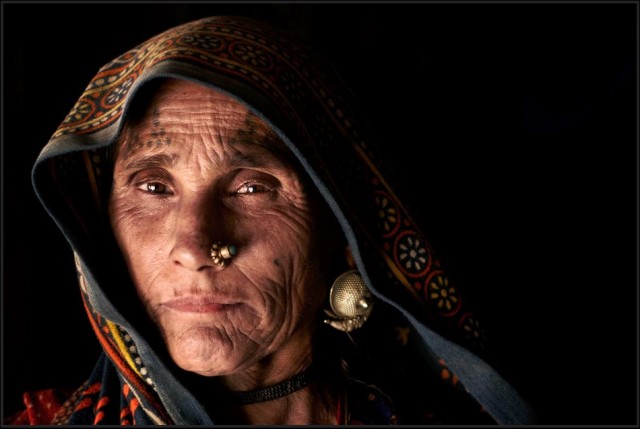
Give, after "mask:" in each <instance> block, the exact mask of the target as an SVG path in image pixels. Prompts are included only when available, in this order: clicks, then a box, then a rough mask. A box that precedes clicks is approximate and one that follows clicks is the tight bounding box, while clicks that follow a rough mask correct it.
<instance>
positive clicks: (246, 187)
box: [236, 183, 271, 194]
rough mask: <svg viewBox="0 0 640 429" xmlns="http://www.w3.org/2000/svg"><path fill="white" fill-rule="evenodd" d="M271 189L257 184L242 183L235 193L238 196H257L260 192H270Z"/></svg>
mask: <svg viewBox="0 0 640 429" xmlns="http://www.w3.org/2000/svg"><path fill="white" fill-rule="evenodd" d="M270 191H271V188H268V187H267V186H264V185H261V184H259V183H244V184H243V185H242V186H240V187H239V188H238V190H237V191H236V193H238V194H257V193H260V192H270Z"/></svg>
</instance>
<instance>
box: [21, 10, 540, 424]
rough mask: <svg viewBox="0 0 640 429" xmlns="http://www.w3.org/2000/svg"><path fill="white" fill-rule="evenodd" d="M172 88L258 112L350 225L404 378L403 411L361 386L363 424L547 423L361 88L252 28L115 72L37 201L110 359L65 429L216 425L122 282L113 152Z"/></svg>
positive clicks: (382, 329) (169, 49) (356, 398)
mask: <svg viewBox="0 0 640 429" xmlns="http://www.w3.org/2000/svg"><path fill="white" fill-rule="evenodd" d="M166 77H172V78H180V79H188V80H193V81H196V82H200V83H202V84H204V85H207V86H210V87H212V88H216V89H218V90H221V91H223V92H225V93H227V94H229V95H231V96H232V97H234V98H236V99H238V100H239V101H241V102H242V103H244V104H246V105H247V106H248V107H249V108H250V109H251V110H252V111H253V112H254V113H256V114H257V115H258V116H259V117H261V118H262V119H263V120H264V121H265V122H266V123H267V124H269V125H270V126H271V127H272V128H273V129H274V130H275V132H276V133H277V134H278V135H279V136H280V137H281V138H282V140H283V141H284V142H285V143H286V144H287V146H288V147H289V149H291V151H292V152H293V153H294V154H295V156H296V157H297V158H298V160H299V161H300V163H301V164H302V166H303V167H304V169H305V170H306V172H307V173H308V175H309V176H310V178H311V180H312V182H313V183H314V184H315V185H316V186H317V188H318V190H319V191H320V193H321V194H322V196H323V197H324V198H325V200H326V201H327V203H328V205H329V206H330V208H331V209H332V211H333V213H334V214H335V216H336V218H337V219H338V221H339V223H340V225H341V227H342V229H343V231H344V234H345V238H346V240H347V242H348V244H349V245H350V248H351V251H352V253H353V258H354V261H355V264H356V266H357V268H358V270H359V271H360V273H361V274H362V277H363V279H364V280H365V283H366V284H367V286H368V287H369V288H370V289H371V291H372V293H373V294H374V296H375V297H376V298H377V300H378V302H379V304H377V305H376V310H375V311H374V313H372V316H371V320H370V321H369V322H367V325H365V327H364V328H362V329H361V332H357V333H355V332H354V337H356V339H357V341H358V342H359V343H360V344H361V345H362V347H363V350H366V354H367V355H370V356H372V357H373V361H374V362H377V365H379V366H380V368H382V367H388V368H389V372H388V374H387V375H386V380H388V381H389V386H390V387H389V389H388V392H387V391H385V392H386V393H390V399H389V400H388V401H387V400H386V399H385V400H382V399H381V398H383V397H385V396H386V393H385V394H383V395H380V394H376V393H375V392H374V391H372V390H370V389H373V387H371V388H368V387H366V386H367V385H366V384H362V383H354V385H353V386H355V387H354V388H353V392H350V393H349V395H350V401H349V402H350V405H351V406H350V407H349V412H350V418H351V420H350V421H351V422H361V423H380V424H387V423H394V422H402V423H407V424H411V423H424V422H431V423H443V422H444V423H446V422H466V423H483V422H492V423H493V422H497V423H505V424H514V423H515V424H518V423H522V424H524V423H528V422H531V419H532V412H531V410H530V409H529V408H528V406H527V404H526V403H525V402H524V401H523V400H522V399H521V398H520V397H519V395H518V394H517V392H515V391H514V390H513V389H512V388H511V386H510V385H509V384H508V383H507V382H506V381H505V380H504V379H503V378H502V377H501V376H500V375H499V374H498V373H497V372H496V371H494V370H493V368H492V367H491V366H490V364H489V363H488V361H487V360H486V357H487V356H488V355H487V354H486V351H485V345H484V337H485V333H484V330H483V328H482V325H481V323H480V321H479V320H478V318H477V317H476V315H475V313H474V312H473V310H472V308H471V307H470V305H469V303H468V302H467V301H466V299H465V297H464V295H463V293H461V290H460V287H459V286H458V285H456V284H454V283H453V282H452V281H451V280H450V279H449V277H448V276H447V273H446V271H445V270H444V268H443V267H442V266H441V264H440V262H439V260H438V259H437V257H436V255H435V253H434V251H433V249H432V248H431V246H430V245H429V243H428V242H427V240H426V239H425V235H424V233H423V232H422V230H421V229H420V227H419V226H418V225H417V224H416V223H415V221H414V219H413V218H412V216H411V214H410V213H409V211H408V209H407V208H406V207H405V206H404V205H403V203H402V201H401V197H400V195H401V188H399V187H398V185H397V184H396V183H395V182H394V179H393V176H392V175H391V173H390V172H388V171H385V167H384V163H383V162H382V160H381V159H379V158H378V156H377V155H376V152H375V146H374V142H375V140H374V138H373V137H372V133H371V130H370V128H368V127H367V125H366V123H365V121H364V119H363V118H361V117H360V116H359V115H358V113H357V112H358V110H357V107H356V100H354V97H353V95H352V94H351V93H350V92H349V90H348V88H347V87H346V86H345V85H344V84H343V83H342V82H341V80H340V78H339V77H338V75H337V74H336V72H335V71H334V69H333V68H332V67H331V66H330V65H328V64H327V63H326V62H324V61H323V60H321V59H320V58H319V57H318V56H316V55H315V54H314V53H313V52H312V51H311V50H309V49H308V48H307V47H306V46H305V45H304V44H303V43H301V42H300V41H299V40H297V39H295V37H293V36H291V35H288V34H285V33H284V32H282V31H280V30H279V29H276V28H273V27H271V26H269V25H267V24H265V23H261V22H259V21H255V20H252V19H247V18H241V17H212V18H205V19H201V20H197V21H194V22H191V23H187V24H184V25H181V26H178V27H176V28H173V29H170V30H168V31H166V32H164V33H162V34H159V35H157V36H155V37H153V38H151V39H149V40H148V41H146V42H144V43H142V44H140V45H138V46H136V47H135V48H133V49H131V50H130V51H128V52H126V53H124V54H123V55H121V56H119V57H118V58H116V59H114V60H113V61H112V62H110V63H108V64H106V65H105V66H104V67H102V68H101V69H100V70H99V71H98V73H97V74H96V76H95V77H94V78H93V80H92V81H91V82H90V83H89V85H88V86H87V87H86V89H85V91H84V93H83V94H82V95H81V97H80V98H79V99H78V101H77V103H76V104H75V106H74V107H73V108H72V109H71V111H70V113H69V114H68V115H67V117H66V118H65V119H64V121H63V122H62V123H61V125H60V126H59V128H58V129H57V131H56V132H55V133H54V134H53V136H52V138H51V140H50V141H49V143H48V144H47V145H46V147H45V148H44V149H43V150H42V152H41V154H40V156H39V158H38V160H37V162H36V165H35V167H34V169H33V183H34V187H35V189H36V192H37V194H38V197H39V198H40V200H41V202H42V203H43V205H44V206H45V208H46V209H47V210H48V212H49V214H50V215H51V217H52V218H53V219H54V220H55V221H56V223H57V225H58V226H59V228H60V229H61V230H62V232H63V233H64V234H65V236H66V238H67V240H68V241H69V244H70V245H71V246H72V248H73V249H74V252H75V256H76V266H77V270H78V276H79V282H80V286H81V293H82V296H83V300H84V303H85V306H86V310H87V314H88V316H89V321H90V322H91V324H92V326H93V330H94V332H95V334H96V336H97V338H98V340H99V342H100V344H101V346H102V348H103V355H102V356H101V358H100V360H99V362H98V363H97V365H96V367H95V370H94V372H93V374H92V375H91V377H90V378H89V379H88V381H87V382H86V383H85V385H83V386H82V387H81V388H80V389H79V390H78V391H76V392H75V393H74V394H72V395H71V397H69V398H68V401H66V403H64V404H63V403H62V401H60V400H58V401H57V402H56V404H57V405H55V406H52V407H53V408H57V412H56V413H55V415H54V416H51V418H52V419H53V422H56V423H83V424H98V423H103V422H104V423H108V424H172V423H175V424H212V423H214V422H213V421H212V420H211V418H210V416H209V415H208V413H207V412H206V411H205V409H204V407H203V406H202V405H201V404H200V403H199V402H198V401H197V400H196V399H195V398H194V397H193V395H191V394H190V392H189V391H188V390H187V389H186V388H185V387H184V385H183V384H182V383H181V382H180V380H179V379H178V378H177V377H176V376H175V368H174V367H173V366H172V363H171V362H170V360H169V359H168V358H167V354H166V350H163V348H162V346H161V344H160V343H159V342H158V340H157V338H154V337H153V335H150V328H149V326H147V325H146V324H145V322H144V321H143V318H142V317H141V316H140V314H141V312H142V311H143V310H142V307H141V305H140V304H139V303H136V302H135V301H136V299H135V292H134V288H133V286H132V284H131V283H130V279H129V278H126V276H124V275H123V274H122V271H123V270H122V267H120V269H118V268H115V269H114V266H118V263H117V262H113V261H114V260H115V261H119V259H118V258H119V256H118V254H117V252H118V250H117V247H116V246H115V245H114V243H113V237H112V234H110V231H109V228H108V226H107V222H106V221H105V219H106V215H105V207H104V206H105V201H106V197H107V195H108V192H109V187H110V180H111V177H110V164H109V146H110V145H111V144H112V143H113V142H114V140H115V139H116V138H117V136H118V133H119V132H120V128H121V125H122V123H123V118H125V117H126V114H127V108H128V106H129V104H130V102H131V100H132V99H133V98H134V96H135V94H136V93H137V91H138V90H139V89H140V88H141V87H142V86H143V85H145V84H146V83H148V82H150V81H151V80H153V79H156V78H166ZM159 139H161V136H160V137H159ZM157 143H158V144H160V143H161V141H160V140H159V141H158V142H157ZM148 144H153V143H152V142H150V143H148ZM425 198H428V196H425ZM114 258H115V259H114ZM107 261H109V262H107ZM120 265H122V264H120ZM470 287H474V285H470ZM381 372H384V371H381ZM383 379H384V377H383ZM358 386H359V387H358ZM415 389H417V390H415ZM352 393H353V397H351V395H352ZM25 398H26V401H27V402H28V401H31V402H30V403H31V404H32V405H33V404H35V403H37V400H36V401H35V402H34V398H33V397H32V396H26V397H25ZM395 407H397V408H398V415H396V412H395V411H392V410H394V409H395ZM50 408H51V407H50ZM401 410H404V414H405V416H406V417H407V418H405V419H403V415H402V413H401V412H400V411H401ZM25 415H26V414H23V415H22V416H21V417H20V418H22V419H24V418H25ZM31 421H34V420H33V419H32V420H31Z"/></svg>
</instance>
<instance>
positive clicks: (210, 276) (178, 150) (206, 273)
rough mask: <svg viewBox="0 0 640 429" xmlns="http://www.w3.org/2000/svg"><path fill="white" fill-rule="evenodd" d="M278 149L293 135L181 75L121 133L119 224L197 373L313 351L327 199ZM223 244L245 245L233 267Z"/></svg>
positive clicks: (128, 255)
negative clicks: (313, 193)
mask: <svg viewBox="0 0 640 429" xmlns="http://www.w3.org/2000/svg"><path fill="white" fill-rule="evenodd" d="M273 147H279V148H281V149H282V148H284V143H282V142H281V141H279V140H278V138H277V137H276V136H275V134H274V133H273V132H272V131H271V130H270V129H269V127H268V126H267V125H266V124H265V123H264V122H262V121H261V120H260V119H259V118H257V117H256V116H254V115H253V114H251V113H249V111H248V110H247V109H246V108H245V107H244V106H243V105H241V104H239V103H238V102H236V101H234V100H233V99H231V98H229V97H227V96H225V95H223V94H222V93H219V92H217V91H214V90H211V89H208V88H206V87H203V86H200V85H197V84H195V83H190V82H187V81H179V80H169V81H167V82H166V83H164V84H163V86H162V87H161V88H160V90H159V91H157V92H156V93H155V95H154V97H153V98H152V100H151V102H150V104H149V105H148V108H147V109H146V110H145V113H144V115H143V118H142V120H141V121H140V122H139V123H137V124H136V125H134V126H132V127H131V128H129V129H127V130H125V132H124V137H123V139H122V141H121V142H120V146H119V150H118V156H117V159H116V162H115V167H114V180H113V191H112V194H111V197H110V208H109V210H110V218H111V223H112V226H113V230H114V232H115V235H116V239H117V241H118V243H119V245H120V247H121V249H122V251H123V253H124V256H125V259H126V262H127V264H128V267H129V271H130V273H131V276H132V278H133V281H134V283H135V285H136V288H137V292H138V295H139V296H140V298H141V299H142V301H143V303H144V304H145V307H146V309H147V311H148V313H149V315H150V317H151V318H152V319H153V321H154V322H155V323H156V324H157V325H158V327H159V328H160V331H161V333H162V336H163V338H164V341H165V343H166V345H167V347H168V350H169V352H170V354H171V356H172V358H173V359H174V361H175V362H176V363H177V364H178V365H179V366H180V367H181V368H183V369H185V370H187V371H193V372H196V373H198V374H201V375H207V376H215V375H226V374H233V373H236V372H238V371H243V370H247V369H250V368H251V367H252V366H253V365H254V364H256V363H257V362H259V361H260V360H261V359H262V358H265V357H267V356H269V357H270V358H274V359H276V360H277V361H281V362H282V363H283V364H286V362H289V363H291V362H295V361H296V360H308V359H309V358H310V355H309V354H310V345H311V335H312V329H313V326H315V319H316V315H317V314H318V310H319V308H320V306H321V303H322V301H323V297H324V295H325V292H326V287H327V285H326V280H325V279H326V278H325V276H324V275H323V274H324V271H325V268H326V266H325V262H326V261H325V258H324V257H323V256H322V255H323V253H322V252H319V250H318V241H319V240H318V235H319V234H320V233H321V232H320V231H318V227H317V226H316V225H315V223H314V216H317V208H318V206H317V204H316V202H314V201H311V200H310V198H309V196H308V195H307V192H306V190H305V188H304V186H303V183H302V181H301V180H300V177H299V175H298V173H297V172H296V171H295V170H294V169H293V168H292V167H291V165H290V164H289V163H287V162H286V161H285V160H284V159H283V158H281V157H279V156H277V155H276V153H278V151H277V150H276V151H274V150H273V149H272V148H273ZM214 241H220V242H222V243H223V244H233V245H235V246H236V248H237V249H238V253H237V255H236V256H235V257H234V258H233V259H232V260H231V262H230V263H229V265H227V266H226V267H224V268H223V267H220V266H217V265H215V264H214V263H213V261H212V259H211V255H210V247H211V244H212V243H213V242H214ZM332 250H334V251H335V250H336V249H332Z"/></svg>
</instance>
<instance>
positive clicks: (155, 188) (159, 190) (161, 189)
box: [138, 182, 168, 194]
mask: <svg viewBox="0 0 640 429" xmlns="http://www.w3.org/2000/svg"><path fill="white" fill-rule="evenodd" d="M138 189H140V190H141V191H144V192H148V193H150V194H167V193H168V190H167V187H166V186H165V185H163V184H162V183H160V182H144V183H141V184H140V185H138Z"/></svg>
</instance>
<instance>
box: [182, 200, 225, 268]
mask: <svg viewBox="0 0 640 429" xmlns="http://www.w3.org/2000/svg"><path fill="white" fill-rule="evenodd" d="M211 199H212V198H203V197H198V198H191V199H190V200H189V201H184V202H183V203H182V204H181V206H180V208H179V210H178V211H177V213H176V217H175V219H174V231H173V247H172V248H171V254H170V258H171V261H172V262H173V263H174V264H176V265H179V266H182V267H184V268H186V269H188V270H191V271H203V270H216V271H217V270H221V269H223V268H224V267H225V266H226V265H227V264H216V263H215V262H214V259H213V258H212V256H211V246H212V244H213V243H214V242H221V243H225V244H226V243H228V242H229V238H228V237H229V229H228V228H227V226H230V225H227V223H228V222H227V221H226V220H225V219H226V218H228V216H226V215H225V214H224V208H222V207H218V208H216V207H215V204H214V203H213V202H212V201H211Z"/></svg>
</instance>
